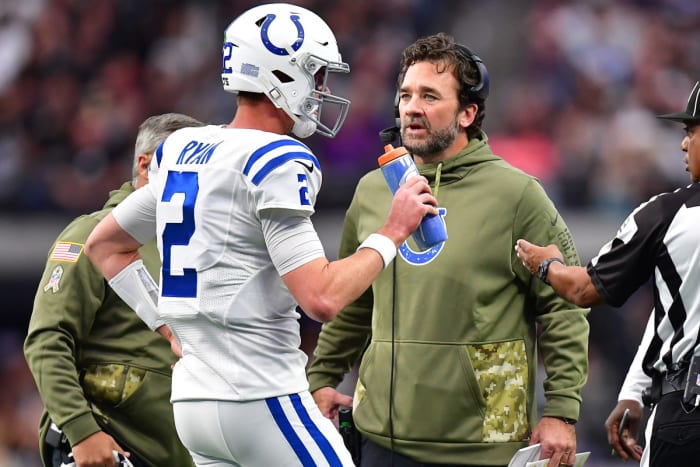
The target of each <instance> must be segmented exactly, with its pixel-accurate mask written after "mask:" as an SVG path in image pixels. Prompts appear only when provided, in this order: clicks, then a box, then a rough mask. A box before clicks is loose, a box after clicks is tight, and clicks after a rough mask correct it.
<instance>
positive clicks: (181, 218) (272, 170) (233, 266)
mask: <svg viewBox="0 0 700 467" xmlns="http://www.w3.org/2000/svg"><path fill="white" fill-rule="evenodd" d="M320 187H321V170H320V166H319V163H318V160H317V159H316V157H315V156H314V155H313V153H312V152H311V150H310V149H309V148H308V147H306V146H305V145H304V144H302V143H300V142H299V141H297V140H295V139H293V138H291V137H289V136H284V135H278V134H273V133H267V132H263V131H257V130H248V129H231V128H224V127H221V126H215V125H210V126H206V127H200V128H186V129H182V130H179V131H176V132H175V133H173V134H172V135H171V136H169V137H168V138H167V139H166V140H165V141H164V142H163V144H161V146H160V147H159V148H158V149H157V151H156V153H155V154H154V157H153V161H152V163H151V168H150V173H149V184H148V185H146V186H145V187H144V188H142V189H139V190H137V191H136V192H134V193H133V194H132V195H131V196H129V197H128V198H127V200H125V201H124V202H122V203H121V204H120V205H119V206H118V207H117V209H115V210H114V216H115V218H116V219H117V222H119V224H120V225H121V226H122V228H124V229H125V230H126V231H127V232H129V233H130V234H131V235H132V236H134V238H136V239H137V240H139V241H142V242H143V241H146V240H147V239H149V238H151V237H152V236H153V235H154V234H155V235H156V237H157V242H158V249H159V251H160V254H161V259H162V261H163V266H162V269H161V277H160V284H161V286H160V298H159V302H158V312H159V314H160V315H161V318H163V320H164V321H165V322H166V323H167V324H168V325H169V326H170V327H171V329H172V331H173V333H174V334H175V335H176V337H177V338H178V340H179V342H180V344H181V346H182V351H183V358H182V359H181V360H180V361H179V362H178V363H177V365H176V367H175V370H174V372H173V388H172V400H173V401H178V400H187V399H215V400H233V401H241V400H252V399H261V398H266V397H272V396H278V395H282V394H290V393H296V392H299V391H303V390H306V389H308V383H307V380H306V375H305V365H306V360H307V359H306V355H305V354H304V352H303V351H301V350H300V349H299V345H300V335H299V323H298V318H299V314H298V313H297V311H296V303H295V301H294V298H293V297H292V295H291V294H290V292H289V290H288V289H287V288H286V286H285V285H284V282H283V281H282V279H281V277H280V276H281V275H284V274H285V273H287V272H289V271H291V270H293V269H295V268H297V267H299V266H301V265H303V264H305V263H307V262H309V261H311V260H313V259H316V258H319V257H323V255H324V253H323V247H322V246H321V243H320V241H318V237H317V236H315V240H314V241H312V242H305V248H303V249H299V250H300V251H298V252H297V251H288V252H287V253H286V256H285V258H284V259H285V261H278V263H279V264H277V265H275V264H274V263H273V258H271V256H270V253H269V251H270V250H271V249H270V248H268V245H267V244H266V241H265V236H264V234H263V226H262V223H261V216H264V215H265V214H266V211H267V213H268V214H269V213H270V212H271V211H270V210H273V211H274V212H275V218H276V219H279V218H280V213H282V216H283V217H285V216H289V217H296V218H298V217H299V216H302V217H304V218H308V217H309V216H311V214H312V213H313V211H314V204H315V201H316V195H317V193H318V191H319V189H320ZM314 235H315V234H314ZM308 243H310V244H311V245H310V246H308V245H306V244H308ZM278 248H279V247H278ZM296 249H297V248H295V250H296ZM302 250H303V251H302Z"/></svg>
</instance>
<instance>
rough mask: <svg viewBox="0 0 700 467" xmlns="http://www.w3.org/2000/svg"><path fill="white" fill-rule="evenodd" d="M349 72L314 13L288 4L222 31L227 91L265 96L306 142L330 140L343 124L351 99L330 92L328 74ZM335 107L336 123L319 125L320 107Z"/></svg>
mask: <svg viewBox="0 0 700 467" xmlns="http://www.w3.org/2000/svg"><path fill="white" fill-rule="evenodd" d="M332 72H335V73H349V72H350V67H349V66H348V64H347V63H343V62H342V59H341V56H340V53H339V52H338V45H337V43H336V39H335V35H334V34H333V31H331V29H330V28H329V27H328V25H327V24H326V23H325V21H323V20H322V19H321V18H320V17H319V16H318V15H316V14H315V13H313V12H311V11H309V10H307V9H305V8H302V7H299V6H296V5H289V4H286V3H272V4H268V5H260V6H257V7H254V8H251V9H250V10H248V11H246V12H245V13H243V14H241V15H240V16H239V17H238V18H236V19H235V20H233V22H232V23H231V24H230V25H229V27H228V28H226V32H225V33H224V47H223V60H222V70H221V80H222V82H223V86H224V89H225V90H226V91H228V92H233V93H237V92H239V91H249V92H258V93H264V94H265V95H266V96H267V97H268V98H269V99H270V100H271V101H272V102H273V103H274V104H275V105H276V106H277V107H278V108H281V109H283V110H284V111H285V112H286V113H287V115H289V116H290V117H291V118H292V120H294V128H293V129H292V133H294V135H296V136H297V137H299V138H306V137H308V136H311V135H312V134H314V132H317V133H319V134H322V135H324V136H328V137H330V138H332V137H334V136H335V135H336V134H337V133H338V131H339V130H340V127H341V126H342V125H343V122H344V121H345V117H346V116H347V113H348V107H349V106H350V101H349V100H348V99H344V98H342V97H338V96H334V95H332V94H330V92H329V89H328V87H327V83H328V76H329V74H330V73H332ZM329 104H332V105H334V106H337V107H336V108H335V109H333V110H336V111H337V112H334V113H333V115H331V119H332V118H333V117H335V123H332V124H330V125H327V124H324V123H322V122H321V111H322V110H323V108H324V106H327V105H329Z"/></svg>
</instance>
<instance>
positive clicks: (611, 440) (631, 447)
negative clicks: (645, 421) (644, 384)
mask: <svg viewBox="0 0 700 467" xmlns="http://www.w3.org/2000/svg"><path fill="white" fill-rule="evenodd" d="M625 409H629V411H630V412H629V415H628V417H627V420H628V421H627V426H626V427H623V430H622V438H620V436H619V431H620V421H621V420H622V414H623V413H624V412H625ZM643 415H644V414H643V408H642V406H641V405H640V404H639V402H637V401H635V400H621V401H619V402H618V403H617V405H616V406H615V408H614V409H612V412H610V415H608V419H607V420H605V430H606V431H607V432H608V444H610V446H611V447H612V449H613V453H614V454H617V455H618V456H620V458H621V459H624V460H629V458H630V457H632V459H634V460H635V461H637V462H639V460H640V459H641V458H642V451H643V450H644V449H643V448H642V447H641V446H640V445H638V444H637V436H638V434H639V426H640V424H641V422H642V416H643Z"/></svg>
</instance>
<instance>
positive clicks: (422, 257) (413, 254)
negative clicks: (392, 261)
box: [399, 208, 447, 266]
mask: <svg viewBox="0 0 700 467" xmlns="http://www.w3.org/2000/svg"><path fill="white" fill-rule="evenodd" d="M438 213H439V215H440V217H442V218H443V221H444V218H445V215H447V209H446V208H438ZM444 246H445V242H441V243H438V244H437V245H435V246H433V247H430V248H428V249H427V250H425V251H415V250H413V249H412V248H411V247H410V246H408V243H407V242H403V244H402V245H401V246H400V247H399V254H400V255H401V257H402V258H403V259H404V260H405V261H406V262H407V263H409V264H412V265H414V266H424V265H426V264H428V263H429V262H431V261H432V260H434V259H435V258H437V255H439V254H440V252H441V251H442V248H443V247H444Z"/></svg>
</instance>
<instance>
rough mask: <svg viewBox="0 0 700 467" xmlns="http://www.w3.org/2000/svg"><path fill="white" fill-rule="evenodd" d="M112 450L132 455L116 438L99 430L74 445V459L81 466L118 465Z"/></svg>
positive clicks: (124, 454)
mask: <svg viewBox="0 0 700 467" xmlns="http://www.w3.org/2000/svg"><path fill="white" fill-rule="evenodd" d="M112 451H117V452H120V453H121V454H122V455H123V456H125V457H129V456H130V455H131V454H130V453H128V452H126V451H124V450H123V449H122V448H121V447H120V446H119V445H118V444H117V442H116V441H114V438H112V437H111V436H109V435H108V434H107V433H105V432H104V431H98V432H97V433H93V434H91V435H90V436H88V437H87V438H85V439H84V440H82V441H81V442H79V443H77V444H76V445H75V446H73V460H75V465H77V466H80V467H104V466H105V465H109V466H116V464H115V462H114V453H113V452H112Z"/></svg>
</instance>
